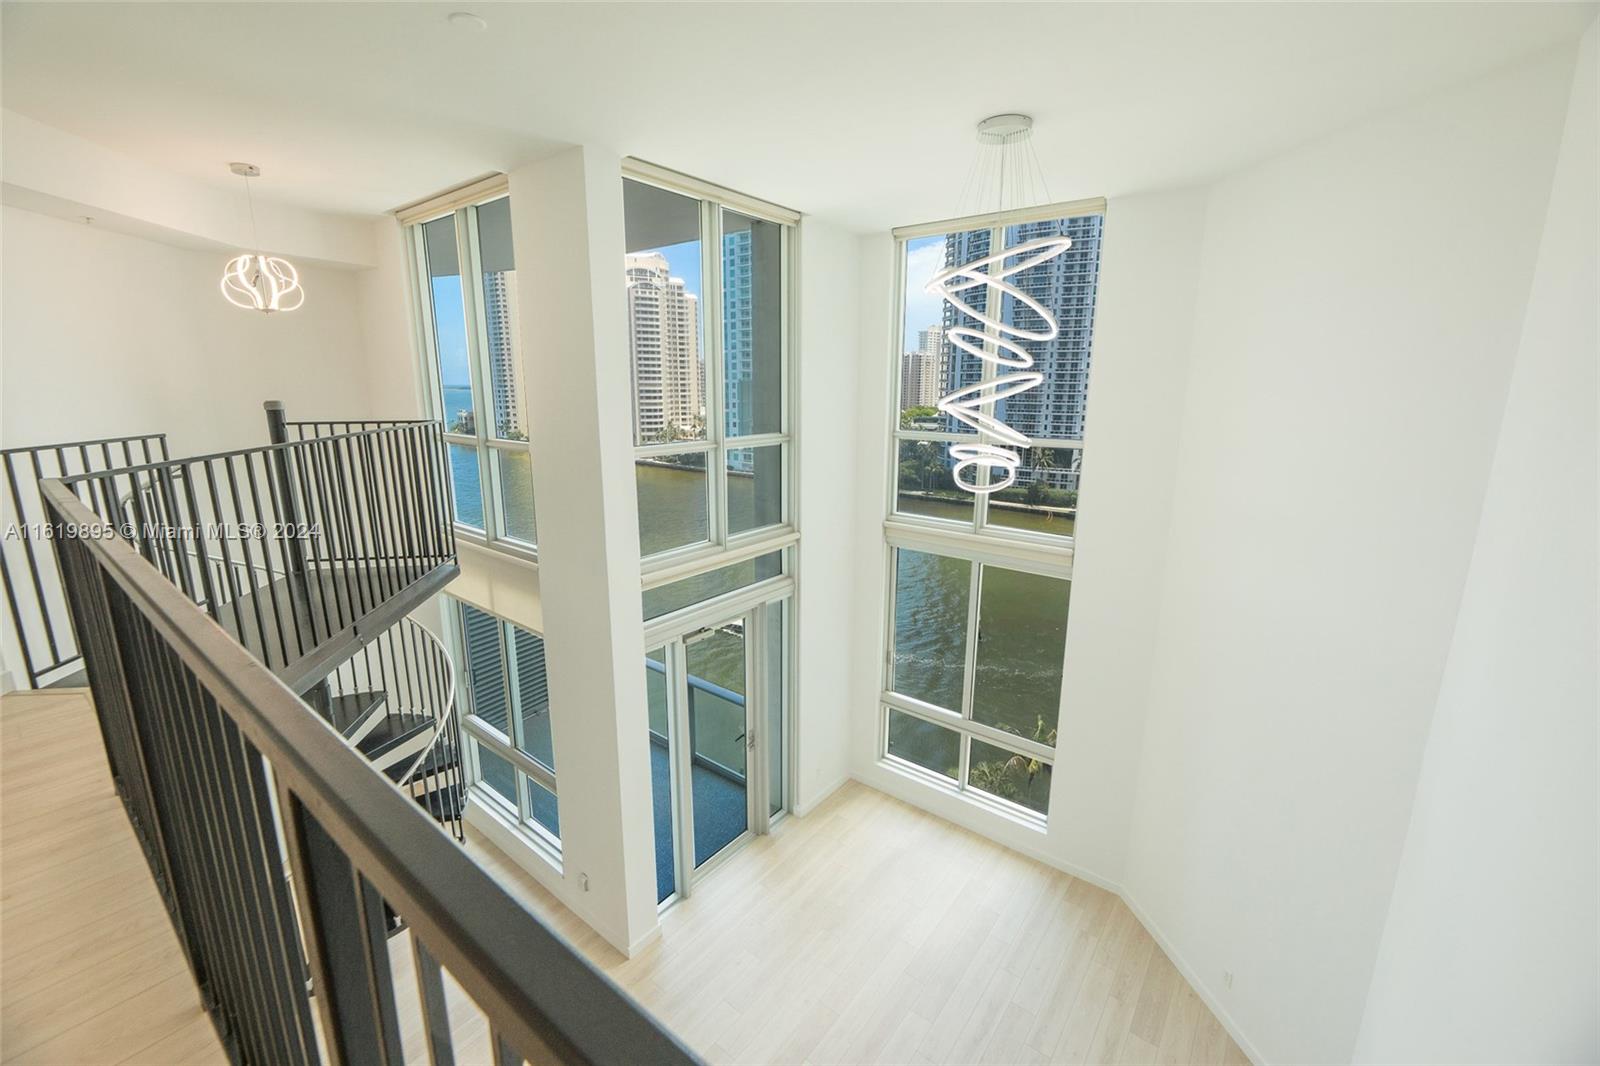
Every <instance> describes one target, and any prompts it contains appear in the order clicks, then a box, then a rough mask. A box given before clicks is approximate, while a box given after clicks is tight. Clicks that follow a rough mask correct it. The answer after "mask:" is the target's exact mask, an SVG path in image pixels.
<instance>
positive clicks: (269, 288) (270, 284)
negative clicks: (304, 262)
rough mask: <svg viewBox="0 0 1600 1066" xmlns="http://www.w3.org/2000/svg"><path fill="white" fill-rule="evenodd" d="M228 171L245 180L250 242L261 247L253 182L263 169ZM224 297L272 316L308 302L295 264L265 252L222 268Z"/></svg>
mask: <svg viewBox="0 0 1600 1066" xmlns="http://www.w3.org/2000/svg"><path fill="white" fill-rule="evenodd" d="M228 169H229V170H231V171H233V173H235V174H237V175H238V176H239V177H241V178H243V179H244V198H245V202H246V203H247V204H249V206H250V239H251V240H252V241H253V242H254V243H255V246H256V247H257V248H260V247H261V237H260V235H259V234H258V233H257V232H256V203H255V198H254V197H252V196H251V194H250V179H251V178H259V177H260V176H261V168H260V167H258V166H256V165H255V164H254V163H229V164H228ZM222 295H223V296H224V297H226V298H227V300H228V302H229V303H231V304H233V306H235V307H242V308H244V309H245V310H247V311H260V312H262V313H263V314H269V315H270V314H271V313H272V312H274V311H293V310H294V309H295V308H297V307H299V306H300V305H301V304H303V303H305V302H306V293H305V290H304V289H302V288H301V287H300V273H299V271H297V270H295V268H294V264H293V263H291V262H289V261H288V260H287V259H280V258H278V257H277V256H275V255H266V254H265V253H262V252H254V253H251V252H245V253H244V254H242V255H236V256H234V257H233V258H232V259H230V260H228V265H227V266H225V267H223V268H222Z"/></svg>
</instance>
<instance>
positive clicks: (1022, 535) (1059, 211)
mask: <svg viewBox="0 0 1600 1066" xmlns="http://www.w3.org/2000/svg"><path fill="white" fill-rule="evenodd" d="M1105 214H1106V202H1105V199H1104V198H1101V197H1096V198H1093V199H1087V200H1071V201H1067V202H1064V203H1056V204H1047V205H1045V206H1042V207H1037V208H1030V209H1028V210H1026V211H1013V212H1006V213H1004V214H1002V215H995V214H984V215H973V216H969V217H966V218H956V219H945V220H943V221H939V222H928V223H922V224H919V225H915V226H900V227H897V228H896V229H895V230H894V231H893V234H892V235H893V237H894V243H895V278H894V297H893V298H894V310H895V323H894V327H893V329H892V330H891V331H890V332H891V334H892V349H893V350H892V352H891V357H892V363H891V366H892V373H891V375H890V380H889V405H890V408H891V416H890V425H889V449H888V462H889V477H888V482H887V486H886V490H887V499H886V504H885V511H884V514H885V519H884V520H885V522H886V523H887V524H889V525H894V526H904V527H906V528H910V529H924V530H943V531H956V532H961V533H967V534H971V535H973V536H977V537H983V538H987V539H994V540H999V541H1009V542H1012V543H1015V544H1016V545H1018V547H1019V549H1026V548H1029V547H1038V548H1043V549H1047V550H1054V551H1067V552H1069V553H1070V552H1071V551H1072V549H1073V543H1074V535H1073V534H1056V533H1038V532H1034V531H1032V530H1026V529H1017V528H1015V527H1011V526H1002V525H995V524H993V523H991V522H990V521H989V497H988V495H987V494H985V493H974V494H973V504H972V520H971V521H970V522H967V521H956V520H954V519H948V518H935V517H932V516H930V515H918V514H911V513H908V512H902V511H898V510H896V504H897V503H898V499H899V489H900V444H901V442H902V441H930V442H933V443H936V444H941V445H943V444H960V443H971V442H973V441H976V440H979V439H980V435H979V434H977V433H945V432H941V431H934V430H912V429H904V428H902V427H901V425H900V412H901V406H900V399H901V385H902V382H901V375H900V360H901V358H902V357H903V356H904V354H905V352H906V350H907V349H906V347H905V345H906V328H905V306H906V250H907V245H908V243H909V242H910V241H913V240H916V239H918V238H922V237H942V236H946V235H948V234H951V233H959V232H964V231H971V230H983V229H987V230H988V231H989V247H990V248H992V249H994V248H1001V247H1003V245H1004V241H1005V231H1006V229H1007V228H1008V227H1011V226H1015V225H1019V224H1022V223H1027V222H1041V221H1053V220H1055V219H1062V218H1076V217H1082V216H1087V215H1099V216H1101V218H1104V217H1105ZM984 334H985V335H986V336H987V337H995V336H997V334H996V331H995V330H994V329H993V328H992V327H987V328H985V329H984ZM1088 373H1089V374H1090V376H1091V377H1092V363H1091V369H1090V371H1088ZM999 376H1000V368H999V367H997V366H995V365H994V364H993V363H985V364H984V369H983V377H982V378H981V379H980V380H981V381H984V382H991V381H994V380H996V379H997V378H998V377H999ZM1091 384H1092V382H1091ZM1032 440H1033V444H1032V447H1034V448H1065V449H1071V450H1073V451H1074V452H1076V453H1077V461H1078V464H1079V465H1080V467H1081V464H1082V462H1083V456H1084V447H1083V441H1082V440H1070V439H1067V438H1055V437H1039V438H1032ZM988 478H989V470H988V469H984V470H983V472H982V475H981V480H982V483H984V484H987V483H988ZM1074 530H1076V527H1074Z"/></svg>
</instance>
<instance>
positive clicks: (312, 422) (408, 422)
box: [283, 418, 439, 429]
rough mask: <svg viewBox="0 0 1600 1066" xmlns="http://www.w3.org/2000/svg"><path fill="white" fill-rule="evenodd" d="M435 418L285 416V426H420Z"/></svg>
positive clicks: (434, 420)
mask: <svg viewBox="0 0 1600 1066" xmlns="http://www.w3.org/2000/svg"><path fill="white" fill-rule="evenodd" d="M438 421H439V419H437V418H298V419H297V418H286V419H284V420H283V424H284V425H286V426H373V427H375V428H378V429H382V428H383V427H384V426H420V425H422V424H423V423H424V422H438Z"/></svg>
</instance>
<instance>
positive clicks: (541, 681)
mask: <svg viewBox="0 0 1600 1066" xmlns="http://www.w3.org/2000/svg"><path fill="white" fill-rule="evenodd" d="M506 629H507V631H508V632H509V633H510V634H511V647H510V650H511V656H512V659H513V662H514V665H515V667H516V673H515V676H516V680H517V716H518V718H519V719H520V722H519V724H520V726H521V730H520V735H519V736H518V738H517V746H518V747H519V748H520V749H522V750H523V751H524V752H526V753H527V754H529V755H531V756H533V757H534V758H535V759H537V760H538V761H539V762H541V763H543V764H544V765H545V766H547V767H549V768H550V769H552V770H554V769H555V767H556V757H555V749H554V746H553V744H552V742H551V739H550V686H549V683H548V682H547V680H546V678H545V666H544V640H543V639H542V638H541V637H540V636H539V635H538V634H536V633H530V632H528V631H527V630H526V629H523V628H522V627H521V626H514V625H507V626H506Z"/></svg>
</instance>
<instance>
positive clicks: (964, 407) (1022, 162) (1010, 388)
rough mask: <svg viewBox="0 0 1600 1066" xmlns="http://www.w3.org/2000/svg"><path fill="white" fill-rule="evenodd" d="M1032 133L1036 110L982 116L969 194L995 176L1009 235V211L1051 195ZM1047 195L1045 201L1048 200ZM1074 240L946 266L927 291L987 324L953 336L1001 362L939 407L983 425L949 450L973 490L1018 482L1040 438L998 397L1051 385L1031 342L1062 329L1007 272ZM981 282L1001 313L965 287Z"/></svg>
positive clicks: (967, 348) (950, 334)
mask: <svg viewBox="0 0 1600 1066" xmlns="http://www.w3.org/2000/svg"><path fill="white" fill-rule="evenodd" d="M1032 135H1033V119H1031V118H1029V117H1028V116H1027V115H994V116H992V117H990V118H986V119H984V120H983V121H982V122H980V123H978V146H979V147H978V159H977V160H976V161H975V162H974V164H973V168H972V172H971V174H969V175H968V178H967V192H966V194H964V196H963V199H964V200H968V201H970V199H971V197H972V196H973V194H974V191H976V193H977V194H978V195H979V196H982V195H983V194H984V192H985V191H986V190H985V188H984V187H985V186H986V185H987V184H988V183H989V181H990V180H993V181H994V183H995V186H996V191H995V194H994V199H993V201H991V202H993V203H994V204H995V214H994V223H993V224H994V226H995V227H996V228H1000V229H1001V232H1002V233H1003V232H1004V229H1003V227H1004V226H1005V216H1006V214H1007V212H1008V211H1019V210H1021V209H1023V208H1026V207H1029V206H1032V205H1033V204H1035V203H1048V202H1049V197H1050V194H1049V189H1048V187H1047V186H1046V185H1045V183H1044V173H1043V169H1042V168H1041V167H1040V165H1039V157H1038V155H1037V154H1036V153H1035V152H1034V151H1033V142H1032ZM991 175H993V177H992V179H991V177H990V176H991ZM1041 194H1042V197H1043V198H1042V199H1040V198H1039V197H1040V195H1041ZM1008 200H1009V202H1008ZM1003 239H1004V238H1002V241H1003ZM1071 247H1072V239H1071V238H1069V237H1040V238H1037V239H1035V240H1031V241H1023V242H1022V243H1020V244H1016V245H1014V246H1012V247H1010V248H1002V250H1001V251H998V252H994V253H993V254H990V255H985V256H981V257H979V258H977V259H973V260H971V261H970V262H966V263H961V264H958V265H956V266H952V267H946V268H945V269H944V270H941V271H939V272H938V273H937V274H935V275H934V276H933V278H932V279H931V280H930V281H929V282H928V284H927V286H926V287H925V289H924V291H925V292H927V293H928V294H929V295H932V296H937V297H939V298H940V299H942V300H943V301H944V302H945V303H947V304H949V305H950V306H951V308H953V309H954V310H955V312H956V314H957V317H958V321H960V320H964V319H963V318H962V317H961V316H965V319H970V320H972V321H975V322H977V323H979V325H978V326H967V325H958V326H953V327H951V328H949V329H947V330H945V332H944V336H945V338H946V339H947V340H949V342H950V343H951V345H953V346H954V347H956V348H959V349H960V350H961V351H963V352H966V353H967V354H969V355H971V356H973V357H974V358H977V359H979V360H982V361H983V363H985V364H986V365H987V366H990V367H993V368H994V373H993V374H988V373H986V374H985V375H984V378H983V380H982V381H978V382H976V383H974V384H971V385H963V386H961V387H960V388H957V389H955V390H953V391H952V392H949V393H946V394H945V395H944V396H942V397H940V399H939V402H938V404H937V405H936V406H937V407H938V409H939V410H940V411H941V412H943V413H944V414H946V415H948V416H950V417H951V418H953V419H955V420H956V421H958V422H961V423H962V424H964V425H967V426H971V427H972V428H973V429H974V430H976V431H977V433H978V436H979V442H978V443H976V444H952V445H950V447H949V454H950V458H952V459H954V460H955V461H956V463H955V466H954V468H953V469H952V470H951V472H950V475H951V477H952V478H953V479H954V480H955V483H956V484H957V485H958V486H960V487H961V488H963V489H965V490H967V491H968V492H971V493H974V494H978V495H987V494H988V493H991V492H995V491H997V490H999V489H1003V488H1006V487H1007V486H1009V485H1012V484H1014V483H1015V482H1016V480H1017V468H1018V467H1019V466H1021V465H1022V449H1025V448H1028V447H1030V446H1031V445H1032V444H1033V441H1032V438H1030V437H1029V436H1028V435H1027V434H1025V433H1023V432H1021V431H1020V430H1018V429H1016V428H1014V427H1012V426H1009V425H1007V424H1006V423H1005V422H1003V421H1001V420H1000V418H999V417H997V415H996V414H995V405H996V404H998V403H999V402H1000V401H1001V400H1006V399H1009V398H1011V397H1013V396H1020V395H1021V394H1023V393H1025V392H1028V391H1029V390H1030V389H1034V388H1037V387H1038V386H1040V385H1042V384H1043V383H1044V375H1043V374H1040V373H1039V372H1038V371H1036V370H1033V369H1031V368H1032V367H1033V355H1032V353H1030V352H1029V351H1028V350H1027V349H1026V348H1025V347H1023V344H1022V342H1024V341H1051V340H1055V338H1056V336H1057V335H1058V334H1059V333H1060V332H1061V326H1060V323H1059V322H1057V320H1056V316H1055V315H1054V314H1052V313H1051V311H1050V309H1049V308H1047V307H1045V306H1044V305H1043V304H1041V303H1040V302H1039V301H1038V300H1035V299H1034V298H1033V297H1031V296H1029V295H1028V294H1027V293H1025V292H1023V291H1022V290H1021V289H1019V288H1017V287H1016V286H1015V285H1013V284H1011V282H1010V281H1009V280H1008V279H1009V278H1011V277H1012V276H1013V275H1016V274H1020V273H1022V272H1023V271H1025V270H1029V269H1031V268H1033V267H1036V266H1039V265H1040V264H1041V263H1046V262H1048V261H1050V260H1051V259H1054V258H1056V257H1057V256H1058V255H1061V254H1062V253H1063V252H1065V251H1066V250H1067V249H1068V248H1071ZM973 289H981V290H983V291H984V295H985V299H984V301H983V306H984V308H986V309H991V308H994V309H995V311H994V313H988V312H987V310H986V311H979V310H977V309H976V308H974V307H973V306H972V305H971V303H969V302H968V300H969V297H968V296H967V295H966V294H967V293H968V292H969V291H970V290H973ZM1007 296H1009V297H1011V298H1012V299H1013V300H1015V301H1016V302H1017V304H1019V305H1020V306H1022V307H1026V308H1027V309H1028V310H1030V311H1032V312H1033V313H1034V314H1035V315H1037V316H1038V318H1039V325H1038V326H1037V327H1035V328H1032V329H1025V328H1023V327H1022V326H1020V325H1018V324H1016V323H1015V322H1005V321H1003V320H1002V318H1001V315H1000V312H999V310H998V307H997V304H996V302H995V301H999V306H1003V305H1004V300H1005V297H1007ZM983 470H987V471H989V476H988V478H986V479H983V481H981V482H980V481H979V480H974V479H973V477H972V476H971V475H973V474H976V473H978V472H980V471H983Z"/></svg>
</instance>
